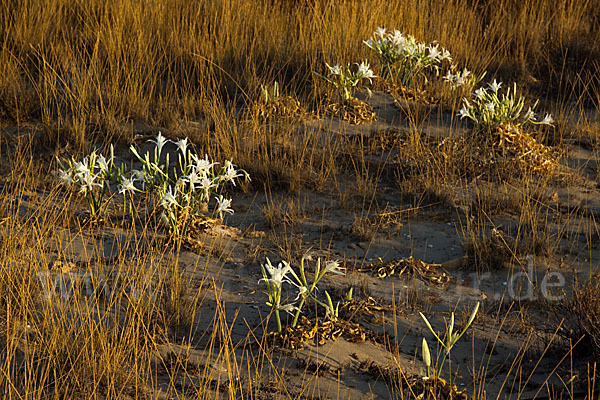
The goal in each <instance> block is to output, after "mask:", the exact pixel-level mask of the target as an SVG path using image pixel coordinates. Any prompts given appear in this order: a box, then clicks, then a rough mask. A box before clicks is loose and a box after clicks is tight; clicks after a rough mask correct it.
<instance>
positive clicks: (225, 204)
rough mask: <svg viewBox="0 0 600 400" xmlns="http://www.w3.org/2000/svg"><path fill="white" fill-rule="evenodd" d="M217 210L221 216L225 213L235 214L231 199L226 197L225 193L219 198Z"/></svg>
mask: <svg viewBox="0 0 600 400" xmlns="http://www.w3.org/2000/svg"><path fill="white" fill-rule="evenodd" d="M215 212H216V213H217V214H219V216H220V217H221V216H222V215H223V213H227V214H233V210H232V209H231V199H226V198H224V197H223V195H220V196H219V197H218V198H217V209H216V210H215Z"/></svg>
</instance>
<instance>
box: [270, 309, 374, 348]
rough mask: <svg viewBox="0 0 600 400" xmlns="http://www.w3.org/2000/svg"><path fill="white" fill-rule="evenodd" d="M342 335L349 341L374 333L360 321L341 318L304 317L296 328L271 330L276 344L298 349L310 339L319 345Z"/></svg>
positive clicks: (369, 336)
mask: <svg viewBox="0 0 600 400" xmlns="http://www.w3.org/2000/svg"><path fill="white" fill-rule="evenodd" d="M340 336H343V337H344V339H346V340H348V341H349V342H364V341H365V340H367V339H368V338H371V337H372V336H373V335H372V334H371V333H369V332H367V331H365V330H364V329H362V327H361V326H360V325H359V324H358V323H353V322H348V321H344V320H341V319H337V320H336V321H334V320H326V321H315V322H312V321H310V320H309V319H308V318H306V317H302V318H301V320H300V322H299V323H298V325H297V326H296V328H294V329H292V328H290V327H287V328H285V329H284V330H283V331H282V332H281V333H278V332H276V331H275V332H271V333H270V334H269V340H270V341H271V342H272V343H274V344H276V345H279V346H282V347H285V348H290V349H292V350H297V349H301V348H302V347H304V344H305V343H307V342H309V341H312V342H313V344H314V345H315V346H319V345H323V344H325V342H326V341H328V340H334V341H335V340H337V339H338V338H339V337H340Z"/></svg>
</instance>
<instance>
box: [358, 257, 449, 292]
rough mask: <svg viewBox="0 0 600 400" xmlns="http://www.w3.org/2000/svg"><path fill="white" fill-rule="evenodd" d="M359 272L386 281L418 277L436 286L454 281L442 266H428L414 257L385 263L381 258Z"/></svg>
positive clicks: (359, 269) (361, 268)
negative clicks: (385, 279)
mask: <svg viewBox="0 0 600 400" xmlns="http://www.w3.org/2000/svg"><path fill="white" fill-rule="evenodd" d="M358 272H365V273H370V274H373V275H375V276H376V277H377V278H379V279H384V278H387V277H388V276H392V275H396V276H398V277H406V278H409V279H410V278H413V277H416V278H418V279H421V280H423V281H426V282H429V283H433V284H436V285H444V284H447V283H450V282H451V281H452V279H451V278H450V276H449V275H448V273H447V272H446V271H444V270H443V269H442V267H441V265H439V264H427V263H426V262H424V261H421V260H417V259H415V258H413V257H409V258H403V259H400V260H391V261H383V260H382V259H381V258H379V260H378V261H376V262H374V263H372V264H369V265H367V266H364V267H360V268H358Z"/></svg>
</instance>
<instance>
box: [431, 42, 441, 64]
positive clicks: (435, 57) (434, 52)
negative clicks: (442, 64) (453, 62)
mask: <svg viewBox="0 0 600 400" xmlns="http://www.w3.org/2000/svg"><path fill="white" fill-rule="evenodd" d="M427 50H429V58H431V59H433V60H436V61H438V59H439V57H440V56H441V55H442V53H441V52H440V51H439V50H438V46H437V45H435V46H429V47H428V48H427Z"/></svg>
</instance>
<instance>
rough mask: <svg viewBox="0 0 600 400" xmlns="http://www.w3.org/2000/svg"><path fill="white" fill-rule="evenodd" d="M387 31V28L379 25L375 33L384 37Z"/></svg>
mask: <svg viewBox="0 0 600 400" xmlns="http://www.w3.org/2000/svg"><path fill="white" fill-rule="evenodd" d="M386 32H387V29H385V28H382V27H379V28H377V29H376V30H375V35H376V36H379V37H381V38H383V37H384V36H385V33H386Z"/></svg>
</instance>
